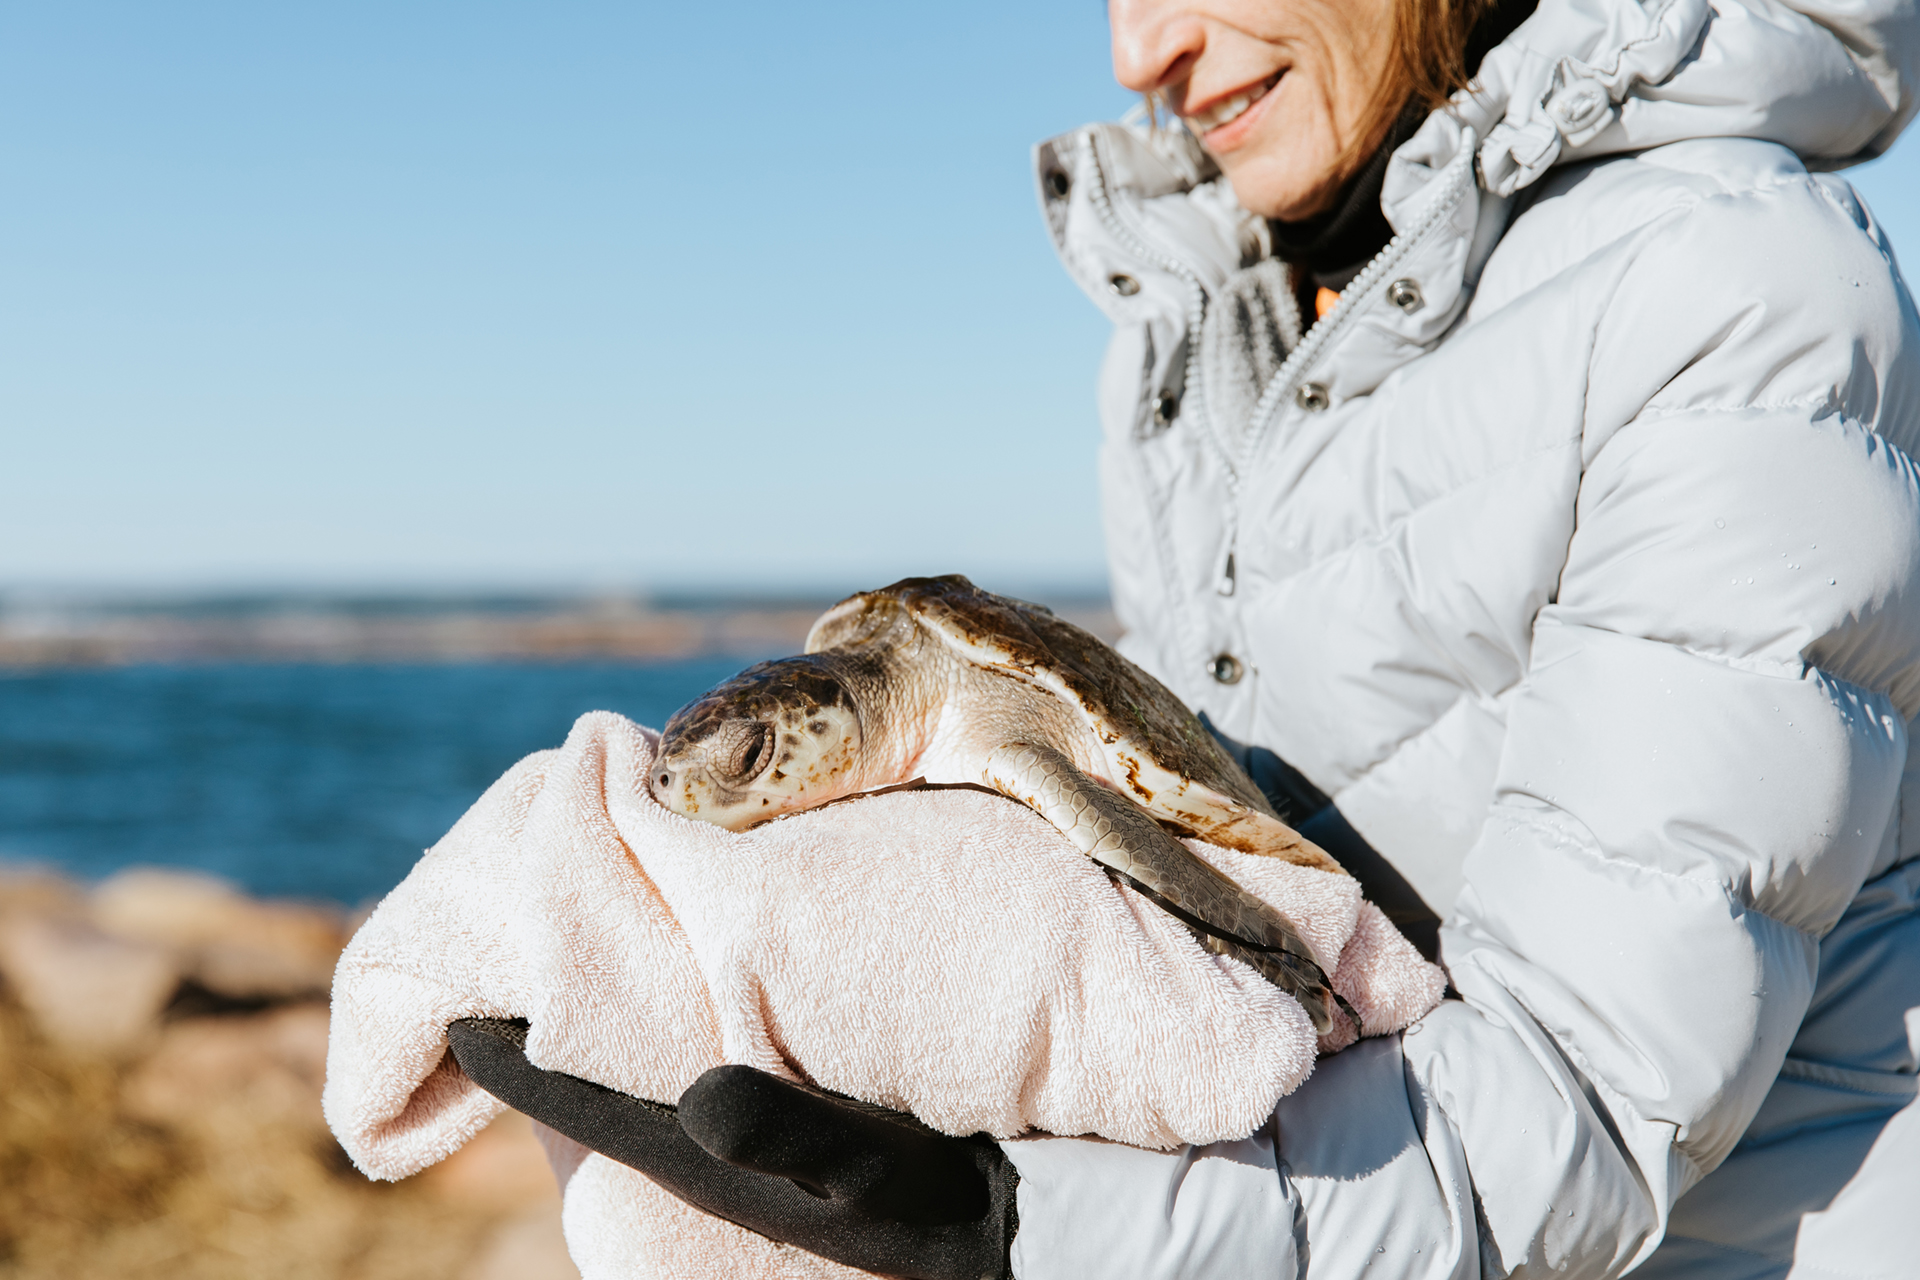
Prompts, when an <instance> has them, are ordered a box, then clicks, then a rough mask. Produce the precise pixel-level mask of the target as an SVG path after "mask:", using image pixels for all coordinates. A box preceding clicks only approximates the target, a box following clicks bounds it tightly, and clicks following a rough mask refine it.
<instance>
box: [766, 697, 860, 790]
mask: <svg viewBox="0 0 1920 1280" xmlns="http://www.w3.org/2000/svg"><path fill="white" fill-rule="evenodd" d="M859 746H860V730H859V725H858V723H857V722H856V721H855V720H854V718H853V716H852V713H850V712H848V711H846V710H845V709H843V708H830V709H827V710H824V711H816V712H814V713H813V714H812V715H810V716H808V717H805V718H804V719H799V718H796V719H795V720H794V721H793V722H791V723H789V724H784V725H782V726H781V727H780V731H779V735H778V737H777V738H776V740H775V742H774V751H775V753H776V754H775V755H774V758H773V768H772V769H771V770H769V771H768V773H767V776H766V777H765V778H764V779H763V780H762V783H761V785H762V786H763V787H766V788H768V789H770V790H773V791H776V792H778V793H781V794H786V795H791V796H794V797H795V798H796V799H798V800H800V801H801V802H802V803H806V804H817V803H819V802H820V801H821V800H826V799H831V798H832V797H834V796H838V795H844V794H845V793H846V792H847V791H849V790H851V789H852V788H853V786H854V784H855V778H854V774H855V772H856V765H857V762H858V757H859Z"/></svg>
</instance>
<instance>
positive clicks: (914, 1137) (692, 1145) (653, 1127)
mask: <svg viewBox="0 0 1920 1280" xmlns="http://www.w3.org/2000/svg"><path fill="white" fill-rule="evenodd" d="M447 1042H448V1043H449V1044H450V1045H451V1046H452V1047H453V1056H454V1058H455V1060H456V1061H458V1062H459V1064H460V1069H461V1070H462V1071H465V1072H466V1073H467V1076H468V1078H469V1079H471V1080H472V1081H473V1082H474V1083H475V1084H477V1085H479V1086H480V1087H481V1088H483V1089H485V1090H486V1091H487V1092H488V1093H491V1094H492V1095H494V1096H495V1097H496V1098H499V1099H500V1100H501V1101H502V1102H504V1103H506V1104H507V1105H508V1106H510V1107H513V1108H514V1109H515V1110H517V1111H523V1112H525V1113H526V1114H527V1115H529V1116H532V1117H533V1118H534V1119H535V1120H538V1121H539V1122H540V1123H541V1124H544V1125H546V1126H547V1127H548V1128H550V1129H553V1130H554V1131H556V1132H558V1133H562V1134H565V1135H566V1136H567V1137H569V1138H572V1139H573V1140H574V1141H575V1142H578V1143H579V1144H581V1145H582V1146H584V1147H588V1148H591V1149H592V1150H594V1151H598V1152H599V1153H600V1154H601V1155H604V1156H607V1157H609V1158H610V1159H614V1160H618V1161H619V1162H620V1163H622V1164H624V1165H628V1166H630V1167H632V1168H634V1169H637V1170H639V1171H640V1172H641V1173H643V1174H645V1175H646V1176H647V1177H649V1178H651V1179H652V1180H653V1181H655V1182H657V1183H659V1184H660V1186H662V1187H664V1188H666V1190H668V1191H670V1192H672V1193H673V1194H674V1195H676V1196H678V1197H680V1199H682V1200H685V1201H686V1202H687V1203H688V1204H690V1205H693V1206H694V1207H696V1208H699V1209H704V1210H706V1211H707V1212H708V1213H711V1214H714V1215H716V1216H718V1217H722V1218H725V1219H727V1220H728V1221H730V1222H735V1223H738V1224H739V1225H741V1226H743V1227H745V1228H747V1229H748V1230H749V1231H757V1232H759V1233H760V1234H761V1235H763V1236H767V1237H769V1238H770V1239H774V1240H781V1241H785V1242H786V1243H788V1244H793V1245H798V1246H799V1247H800V1248H802V1249H805V1250H807V1251H808V1252H810V1253H817V1254H819V1255H820V1256H821V1257H824V1258H831V1259H833V1260H834V1261H836V1262H843V1263H846V1264H847V1265H848V1266H854V1267H861V1268H863V1269H865V1270H868V1271H878V1272H880V1273H882V1274H883V1275H891V1276H903V1277H911V1278H913V1280H1008V1278H1009V1277H1011V1275H1012V1274H1013V1273H1012V1269H1011V1266H1010V1264H1009V1262H1008V1258H1007V1254H1008V1250H1009V1249H1010V1248H1011V1247H1012V1245H1013V1235H1014V1230H1015V1227H1016V1225H1017V1223H1016V1218H1015V1209H1014V1187H1015V1185H1016V1184H1017V1182H1018V1181H1019V1175H1018V1174H1017V1173H1016V1172H1015V1170H1014V1167H1013V1164H1012V1162H1011V1161H1009V1160H1008V1159H1007V1157H1006V1155H1005V1153H1003V1152H1002V1151H1001V1150H1000V1148H999V1146H998V1145H997V1144H996V1143H994V1142H992V1141H990V1140H989V1139H987V1138H985V1137H981V1136H976V1137H972V1138H950V1137H948V1136H947V1135H945V1134H943V1133H938V1132H935V1131H934V1130H932V1129H929V1128H928V1127H927V1126H926V1125H923V1124H921V1123H920V1122H919V1121H918V1120H916V1119H914V1118H913V1117H912V1116H909V1115H904V1114H902V1113H900V1112H898V1111H889V1110H888V1109H886V1108H885V1107H876V1106H871V1105H869V1104H867V1103H864V1102H858V1101H855V1100H853V1099H851V1098H843V1097H840V1096H838V1095H836V1094H830V1093H827V1092H825V1091H823V1090H819V1089H811V1088H808V1087H806V1086H804V1085H797V1084H790V1083H788V1082H787V1081H785V1080H781V1079H779V1078H777V1077H775V1076H771V1075H768V1074H767V1073H766V1072H764V1071H758V1070H756V1069H754V1068H753V1067H743V1066H727V1067H715V1068H714V1069H713V1070H711V1071H709V1072H707V1073H706V1074H705V1075H703V1076H701V1077H700V1078H699V1079H698V1080H695V1081H694V1082H693V1084H692V1085H691V1086H690V1087H689V1088H688V1089H687V1091H686V1092H685V1093H684V1094H682V1095H681V1096H680V1105H679V1106H678V1107H677V1108H676V1107H671V1106H668V1105H667V1104H666V1103H664V1102H650V1101H648V1100H647V1099H645V1098H636V1097H633V1096H631V1095H629V1094H624V1093H620V1092H618V1091H616V1090H613V1089H608V1088H606V1087H604V1086H602V1085H597V1084H593V1083H592V1082H590V1081H587V1080H581V1079H579V1078H577V1077H574V1076H569V1075H563V1074H561V1073H560V1072H558V1071H545V1070H542V1069H541V1068H539V1067H536V1066H534V1065H533V1064H532V1063H530V1062H528V1061H527V1055H526V1043H527V1024H526V1023H525V1022H524V1021H521V1020H518V1019H515V1020H512V1021H506V1020H502V1019H497V1018H463V1019H461V1020H460V1021H458V1022H455V1023H454V1024H452V1025H451V1026H449V1027H448V1028H447Z"/></svg>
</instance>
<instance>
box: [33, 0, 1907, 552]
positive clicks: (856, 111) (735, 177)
mask: <svg viewBox="0 0 1920 1280" xmlns="http://www.w3.org/2000/svg"><path fill="white" fill-rule="evenodd" d="M1129 101H1130V99H1129V97H1128V96H1127V95H1126V94H1124V93H1123V92H1122V91H1121V90H1120V89H1119V88H1118V87H1117V86H1115V85H1114V84H1113V82H1112V79H1111V73H1110V70H1109V67H1108V64H1107V51H1106V28H1105V18H1104V10H1103V7H1102V6H1101V4H1100V3H1098V0H1065V2H1064V3H1045V4H1034V3H1032V2H1031V0H1028V2H1027V3H1011V2H1009V0H977V2H976V3H973V4H969V5H956V6H930V5H910V4H899V3H897V2H895V3H843V2H839V0H835V2H833V3H827V2H824V0H821V2H816V3H813V4H807V5H793V4H762V3H738V4H732V5H726V6H673V7H669V6H657V5H637V4H632V3H628V4H620V5H616V4H609V3H589V2H586V0H581V2H579V3H561V4H550V5H532V4H524V3H523V4H506V3H492V2H488V0H468V2H465V3H460V4H453V3H440V2H410V3H399V4H396V3H392V0H388V3H383V4H373V3H358V2H355V0H334V2H333V3H329V4H326V5H318V4H306V5H261V4H257V3H254V4H243V3H237V2H236V3H198V2H195V0H179V2H177V3H172V4H168V5H154V4H151V3H146V4H132V3H123V4H108V3H91V2H84V0H83V2H79V3H64V4H59V5H11V6H6V7H5V8H4V9H0V183H4V189H5V192H6V195H5V198H4V200H0V438H4V440H5V444H6V465H5V466H4V467H0V587H4V586H17V585H28V584H66V585H80V586H110V587H137V588H145V589H152V588H161V589H167V588H179V587H184V588H206V587H221V588H225V587H235V586H253V587H258V586H301V587H311V586H350V587H370V586H371V587H383V586H386V587H401V588H406V587H456V588H458V587H476V586H484V587H502V586H505V587H516V586H517V587H539V588H552V587H574V586H581V587H592V588H604V587H620V586H643V587H644V586H648V585H655V586H686V585H697V584H707V583H711V584H720V585H727V586H768V585H799V586H805V587H808V588H842V587H847V586H860V585H871V584H872V583H873V582H877V581H881V580H885V579H886V578H888V577H891V576H896V575H898V574H901V573H908V572H943V571H949V570H961V571H966V572H970V573H973V574H975V575H976V576H979V577H981V578H983V579H984V580H989V581H992V582H995V583H999V584H1016V583H1033V584H1054V585H1063V584H1070V583H1079V582H1090V581H1095V580H1097V579H1098V578H1099V576H1100V573H1101V556H1100V545H1099V529H1098V516H1097V510H1096V497H1095V488H1094V478H1093V450H1094V446H1095V442H1096V427H1095V422H1094V414H1093V406H1092V395H1091V391H1092V383H1093V378H1094V374H1095V370H1096V367H1097V364H1098V361H1099V355H1100V349H1101V345H1102V343H1103V341H1104V337H1105V322H1104V321H1103V320H1102V319H1101V318H1100V317H1099V315H1098V313H1097V312H1095V311H1094V309H1093V308H1092V306H1091V305H1090V304H1088V303H1087V302H1086V301H1085V300H1084V299H1082V298H1081V297H1080V295H1079V293H1078V292H1077V291H1076V290H1075V289H1074V288H1073V287H1072V286H1071V285H1070V284H1069V283H1068V282H1067V280H1066V278H1065V276H1064V275H1063V274H1062V273H1061V272H1060V270H1059V269H1058V267H1057V266H1056V265H1055V263H1054V261H1053V257H1052V253H1051V250H1050V249H1049V248H1048V246H1047V243H1046V240H1045V237H1044V235H1043V233H1042V231H1041V227H1040V223H1039V219H1038V215H1037V214H1036V212H1035V209H1034V199H1033V195H1032V189H1031V180H1030V177H1029V174H1028V169H1027V158H1026V157H1027V148H1028V147H1029V145H1030V144H1031V143H1032V142H1033V141H1035V140H1037V139H1039V138H1041V137H1044V136H1046V135H1048V134H1050V133H1053V132H1058V131H1060V130H1063V129H1067V128H1070V127H1072V126H1073V125H1075V124H1078V123H1080V122H1082V121H1083V120H1087V119H1092V118H1096V117H1101V116H1107V115H1112V114H1115V113H1117V112H1119V111H1120V110H1123V109H1124V108H1125V107H1126V106H1127V105H1128V103H1129ZM1916 156H1920V145H1917V144H1915V143H1913V142H1911V141H1908V142H1906V143H1903V144H1902V146H1901V147H1900V148H1898V149H1897V150H1896V151H1895V153H1894V154H1893V155H1892V156H1891V157H1889V158H1888V159H1887V160H1884V161H1882V162H1880V163H1879V164H1877V165H1875V166H1872V167H1870V168H1869V169H1867V170H1865V171H1861V172H1858V173H1856V174H1855V175H1853V176H1854V177H1855V180H1856V181H1857V182H1858V183H1859V184H1860V186H1861V187H1862V189H1863V190H1864V192H1865V193H1866V195H1867V197H1868V199H1869V201H1870V202H1871V203H1872V204H1873V205H1874V207H1875V209H1876V211H1877V213H1878V214H1879V215H1880V217H1881V218H1882V219H1883V221H1884V222H1885V223H1886V224H1887V225H1888V226H1889V228H1890V229H1891V231H1892V234H1893V236H1894V239H1895V243H1896V245H1897V246H1900V247H1901V249H1902V253H1903V256H1904V258H1905V260H1907V261H1908V262H1916V261H1920V174H1917V173H1916V169H1920V165H1916V163H1915V159H1914V158H1915V157H1916Z"/></svg>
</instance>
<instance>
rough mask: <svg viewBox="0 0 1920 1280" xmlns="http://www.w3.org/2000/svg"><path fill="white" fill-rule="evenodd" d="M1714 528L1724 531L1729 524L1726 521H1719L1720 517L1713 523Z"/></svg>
mask: <svg viewBox="0 0 1920 1280" xmlns="http://www.w3.org/2000/svg"><path fill="white" fill-rule="evenodd" d="M1713 527H1714V528H1716V529H1724V528H1726V527H1727V522H1726V521H1725V520H1722V519H1719V518H1718V517H1715V518H1714V522H1713Z"/></svg>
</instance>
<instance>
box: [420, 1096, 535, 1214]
mask: <svg viewBox="0 0 1920 1280" xmlns="http://www.w3.org/2000/svg"><path fill="white" fill-rule="evenodd" d="M416 1181H417V1182H418V1183H419V1184H420V1186H421V1187H422V1189H424V1190H427V1191H429V1192H431V1193H432V1194H433V1195H434V1196H435V1197H437V1198H438V1199H440V1200H443V1201H446V1202H448V1203H450V1204H458V1205H461V1206H463V1207H469V1208H474V1209H487V1210H493V1211H497V1212H511V1211H512V1210H515V1209H528V1208H532V1207H534V1206H538V1205H541V1204H548V1203H551V1204H558V1203H559V1202H560V1189H559V1187H558V1186H556V1185H555V1183H554V1180H553V1171H552V1169H551V1168H550V1167H549V1166H548V1164H547V1156H546V1152H545V1151H543V1150H542V1149H541V1147H540V1142H539V1140H538V1139H536V1138H535V1137H534V1136H533V1122H532V1121H531V1120H529V1119H527V1117H525V1116H523V1115H521V1114H520V1113H519V1112H518V1111H509V1112H507V1113H505V1114H504V1115H502V1116H500V1117H499V1118H498V1119H497V1120H495V1121H494V1122H493V1123H492V1124H490V1125H488V1126H487V1127H486V1128H484V1129H482V1130H481V1131H480V1132H479V1133H477V1134H475V1135H474V1137H473V1140H472V1141H471V1142H469V1143H467V1145H466V1146H464V1147H461V1148H460V1149H459V1150H458V1151H456V1152H454V1153H453V1154H452V1155H450V1156H448V1157H447V1158H446V1159H445V1160H442V1161H441V1162H440V1163H439V1164H437V1165H434V1166H433V1167H432V1168H430V1169H427V1170H424V1171H423V1172H421V1173H420V1174H419V1175H418V1176H417V1179H416Z"/></svg>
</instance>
